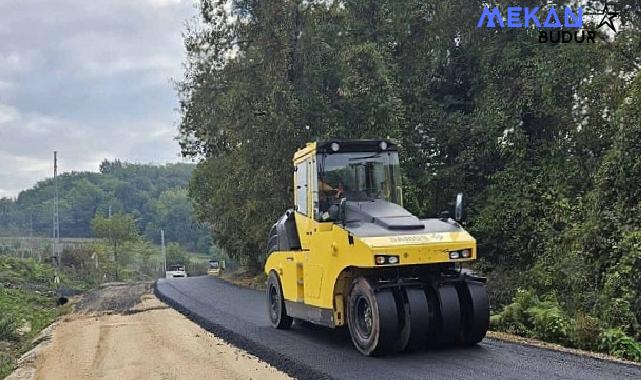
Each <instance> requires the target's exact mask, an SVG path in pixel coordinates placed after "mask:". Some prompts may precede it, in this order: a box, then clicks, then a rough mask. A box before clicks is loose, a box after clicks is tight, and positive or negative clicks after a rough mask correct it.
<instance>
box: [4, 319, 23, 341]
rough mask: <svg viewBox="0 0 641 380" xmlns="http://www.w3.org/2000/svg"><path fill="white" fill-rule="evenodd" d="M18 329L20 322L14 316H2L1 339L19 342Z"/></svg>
mask: <svg viewBox="0 0 641 380" xmlns="http://www.w3.org/2000/svg"><path fill="white" fill-rule="evenodd" d="M17 329H18V324H17V323H16V321H15V320H14V319H13V318H10V316H7V315H3V316H1V317H0V341H6V342H17V341H18V339H19V336H18V334H17Z"/></svg>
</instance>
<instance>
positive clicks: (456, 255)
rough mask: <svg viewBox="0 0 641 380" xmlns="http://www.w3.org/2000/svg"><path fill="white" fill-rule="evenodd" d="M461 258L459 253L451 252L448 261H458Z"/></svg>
mask: <svg viewBox="0 0 641 380" xmlns="http://www.w3.org/2000/svg"><path fill="white" fill-rule="evenodd" d="M460 257H461V252H459V251H451V252H450V259H458V258H460Z"/></svg>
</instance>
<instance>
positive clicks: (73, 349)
mask: <svg viewBox="0 0 641 380" xmlns="http://www.w3.org/2000/svg"><path fill="white" fill-rule="evenodd" d="M150 289H151V284H150V283H139V284H110V285H107V286H104V287H102V288H101V289H98V290H96V291H95V292H92V293H91V294H89V295H88V296H86V297H85V298H84V299H83V300H82V301H81V302H80V303H79V304H78V307H77V311H76V312H74V313H73V314H71V315H70V316H68V317H67V318H65V319H64V320H63V321H60V322H58V323H56V324H55V325H54V326H53V327H52V328H51V329H50V331H49V332H48V335H49V341H48V342H47V343H45V344H41V345H39V346H38V347H37V348H36V349H35V350H34V351H33V352H30V353H28V354H26V355H25V356H24V357H23V358H22V359H21V367H20V368H19V369H18V370H17V371H16V372H14V374H13V375H11V376H9V377H8V378H7V379H9V380H15V379H54V380H55V379H64V380H73V379H118V380H123V379H223V380H226V379H286V378H288V377H287V375H285V374H284V373H282V372H279V371H277V370H276V369H274V368H273V367H271V366H269V365H267V364H265V363H264V362H261V361H259V360H258V359H257V358H255V357H253V356H251V355H249V354H247V353H246V352H244V351H242V350H239V349H237V348H235V347H234V346H231V345H229V344H227V343H225V342H224V341H223V340H221V339H219V338H217V337H216V336H214V335H213V334H211V333H209V332H207V331H205V330H203V329H201V328H200V327H198V326H197V325H195V324H194V323H192V322H191V321H189V320H188V319H187V318H185V317H184V316H182V315H181V314H180V313H178V312H176V311H175V310H173V309H171V308H169V307H168V306H167V305H165V304H163V303H162V302H160V301H159V300H158V299H157V298H156V297H155V296H153V295H152V294H151V291H150ZM45 335H47V334H45ZM44 339H45V340H47V338H44Z"/></svg>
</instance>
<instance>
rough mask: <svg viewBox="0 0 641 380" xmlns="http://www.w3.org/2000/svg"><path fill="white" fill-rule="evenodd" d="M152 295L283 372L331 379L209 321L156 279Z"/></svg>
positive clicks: (299, 377)
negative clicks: (168, 292)
mask: <svg viewBox="0 0 641 380" xmlns="http://www.w3.org/2000/svg"><path fill="white" fill-rule="evenodd" d="M153 289H154V295H155V296H156V297H157V298H158V299H159V300H161V301H162V302H164V303H166V304H167V305H169V306H171V307H172V308H173V309H175V310H177V311H178V312H179V313H181V314H182V315H184V316H185V317H187V319H189V320H191V321H192V322H194V323H195V324H197V325H198V326H200V327H202V328H203V329H205V330H207V331H209V332H211V333H212V334H214V335H216V336H217V337H218V338H221V339H222V340H224V341H225V342H227V343H229V344H231V345H233V346H236V347H238V348H240V349H241V350H244V351H247V352H248V353H250V354H252V355H254V356H256V357H257V358H259V359H260V360H262V361H264V362H266V363H268V364H270V365H271V366H273V367H274V368H276V369H278V370H280V371H283V372H285V373H286V374H288V375H289V376H291V377H294V378H298V379H332V377H331V376H329V375H327V374H326V373H324V372H322V371H319V370H317V369H314V368H311V367H309V366H306V365H304V364H301V363H298V362H296V361H294V360H292V359H290V358H289V357H287V356H284V355H282V354H280V353H279V352H277V351H274V350H272V349H271V348H270V347H269V346H267V345H266V344H264V343H263V342H257V341H254V340H251V339H248V338H246V337H244V336H242V335H241V334H238V333H236V332H234V331H232V330H230V329H228V328H226V327H224V326H222V325H220V324H217V323H214V322H211V321H209V320H207V319H206V318H204V317H202V316H200V315H198V314H197V313H193V312H191V311H190V310H189V309H187V308H186V307H185V306H184V305H182V304H181V303H180V302H178V301H176V300H174V299H173V298H171V297H169V296H167V295H165V294H163V293H162V291H161V290H160V289H158V281H155V282H154V286H153Z"/></svg>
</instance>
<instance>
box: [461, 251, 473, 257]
mask: <svg viewBox="0 0 641 380" xmlns="http://www.w3.org/2000/svg"><path fill="white" fill-rule="evenodd" d="M471 255H472V251H470V250H469V249H464V250H462V251H461V257H463V258H464V259H467V258H469V257H470V256H471Z"/></svg>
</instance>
